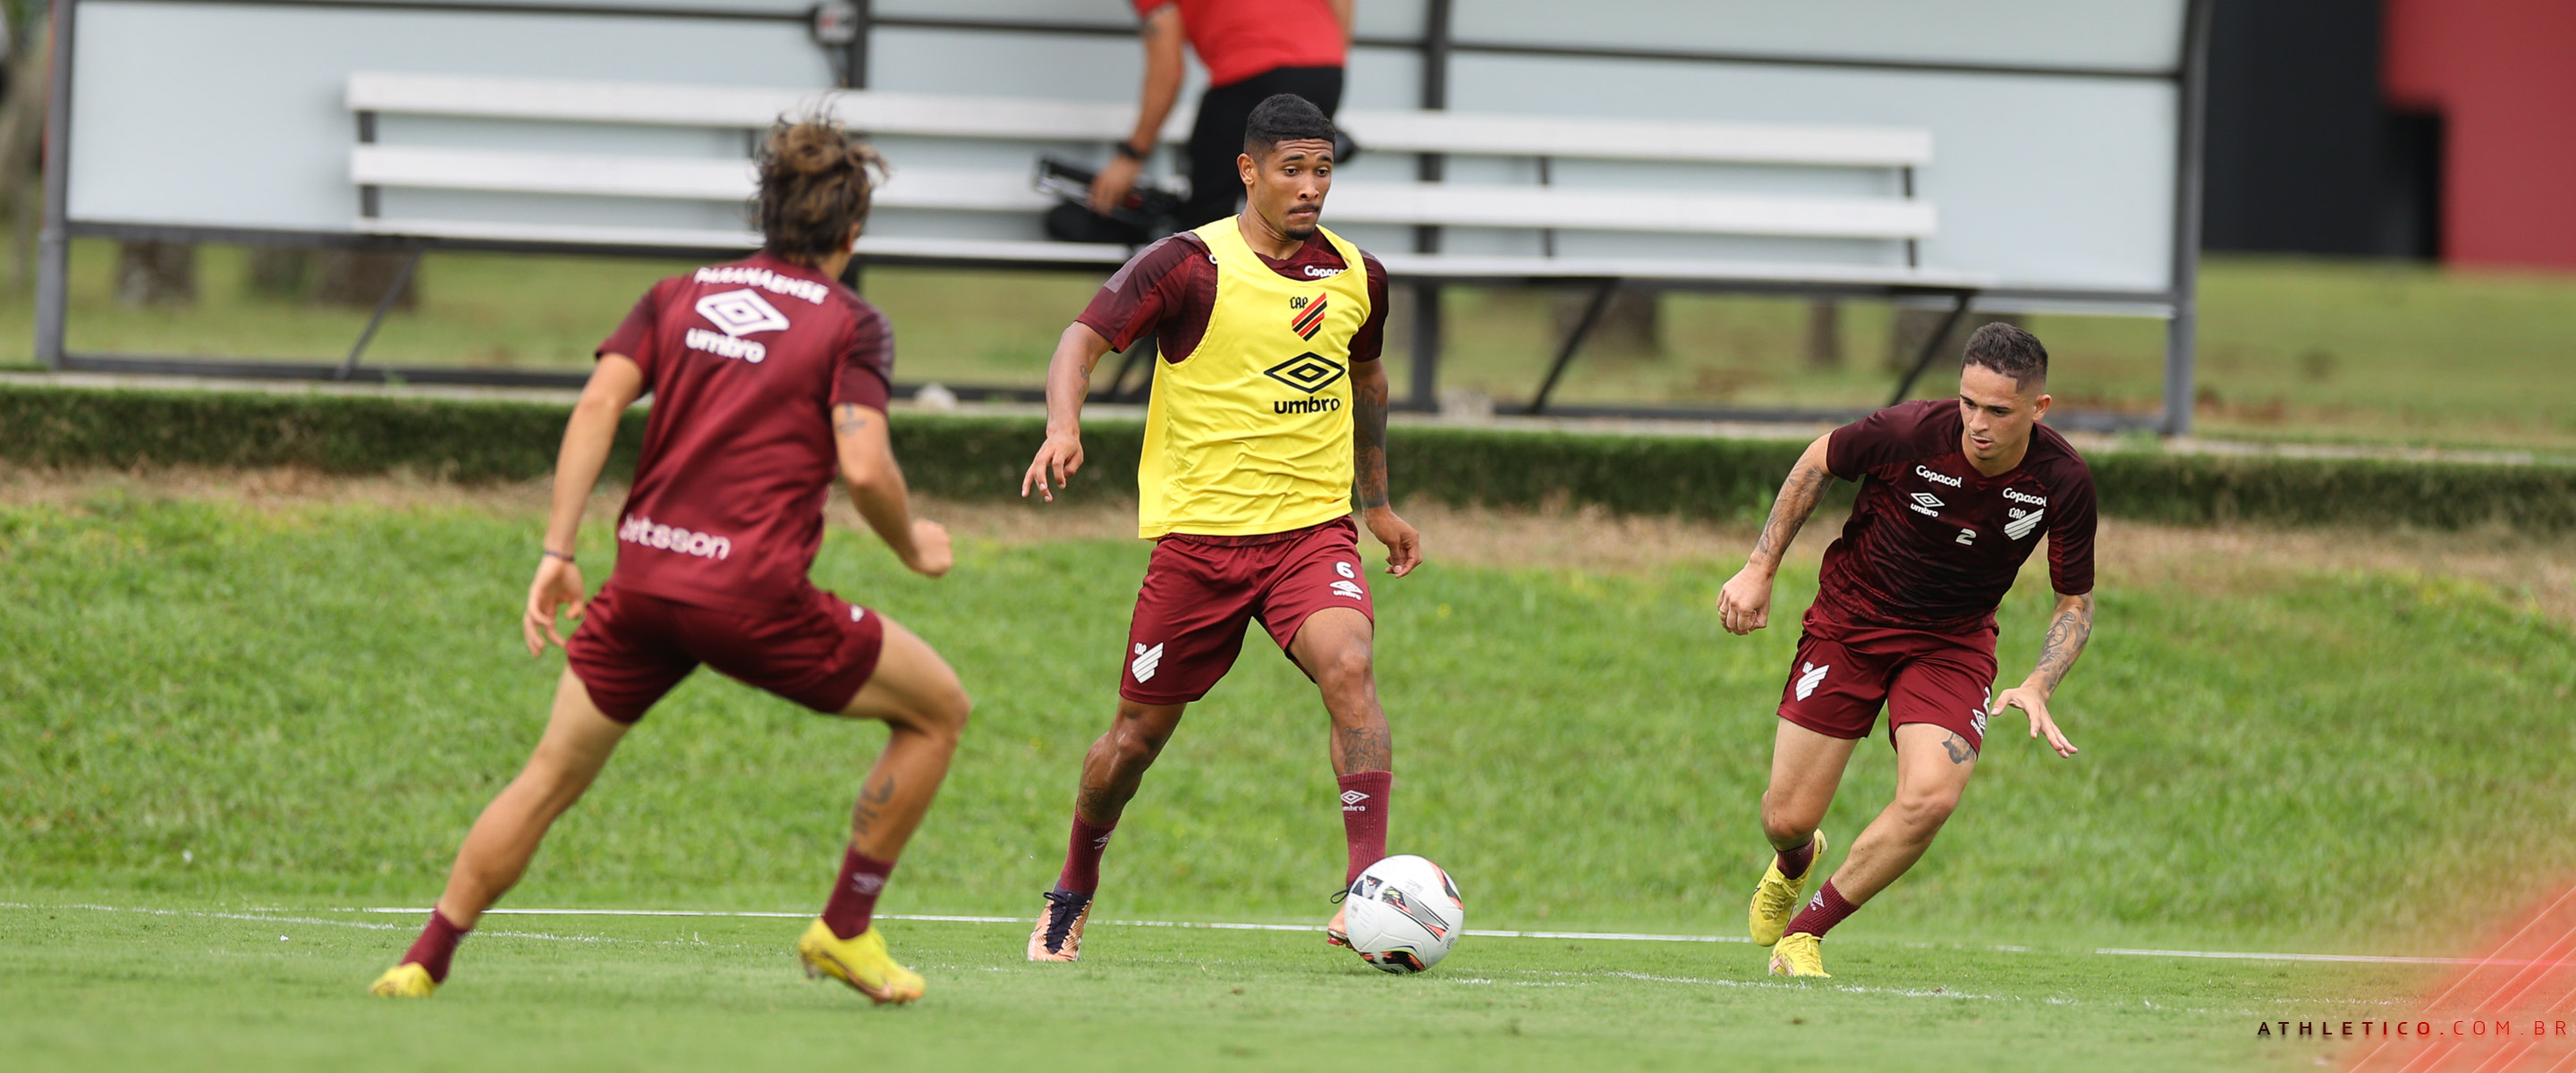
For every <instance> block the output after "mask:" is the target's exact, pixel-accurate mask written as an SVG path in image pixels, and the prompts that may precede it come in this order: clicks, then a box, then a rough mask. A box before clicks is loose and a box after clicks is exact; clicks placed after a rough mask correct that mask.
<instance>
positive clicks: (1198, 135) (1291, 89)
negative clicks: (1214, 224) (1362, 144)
mask: <svg viewBox="0 0 2576 1073" xmlns="http://www.w3.org/2000/svg"><path fill="white" fill-rule="evenodd" d="M1274 93H1294V94H1296V95H1298V96H1300V97H1304V98H1306V99H1307V100H1308V101H1310V102H1312V103H1313V104H1314V105H1315V107H1317V108H1320V109H1323V112H1324V117H1325V118H1327V119H1330V118H1332V116H1333V113H1334V112H1336V111H1338V110H1339V109H1340V108H1341V106H1342V69H1341V68H1339V67H1274V68H1272V69H1270V70H1267V71H1263V72H1261V73H1260V74H1257V75H1254V76H1252V77H1250V78H1247V79H1244V80H1243V81H1241V82H1236V83H1232V84H1230V85H1223V86H1216V87H1212V88H1210V89H1209V90H1208V91H1207V92H1206V93H1204V94H1201V95H1200V96H1199V118H1198V122H1197V123H1196V124H1195V125H1193V126H1192V127H1191V128H1190V147H1189V151H1190V199H1189V200H1188V201H1187V202H1184V203H1183V204H1182V205H1181V213H1180V220H1179V221H1178V223H1179V225H1180V228H1181V229H1182V230H1184V231H1186V230H1189V229H1190V228H1193V227H1197V226H1199V225H1201V224H1205V223H1208V222H1210V221H1213V220H1218V219H1222V218H1224V217H1227V216H1232V215H1234V212H1235V207H1236V206H1237V205H1239V204H1241V203H1242V202H1243V177H1242V176H1241V175H1240V174H1239V173H1237V172H1236V171H1235V168H1234V158H1235V157H1237V156H1239V155H1241V154H1242V153H1243V126H1244V123H1245V122H1246V121H1248V120H1250V119H1251V118H1252V109H1253V108H1254V107H1255V106H1257V105H1259V104H1260V103H1261V102H1262V101H1264V100H1267V99H1269V98H1270V95H1271V94H1274Z"/></svg>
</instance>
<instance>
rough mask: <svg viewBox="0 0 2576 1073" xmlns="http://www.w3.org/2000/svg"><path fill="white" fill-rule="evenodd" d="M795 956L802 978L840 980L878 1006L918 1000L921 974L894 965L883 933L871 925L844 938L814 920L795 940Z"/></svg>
mask: <svg viewBox="0 0 2576 1073" xmlns="http://www.w3.org/2000/svg"><path fill="white" fill-rule="evenodd" d="M796 957H797V959H798V960H800V961H803V962H804V963H805V975H807V976H809V977H812V978H814V979H817V980H819V979H822V978H823V977H826V976H829V977H831V978H833V979H835V980H839V981H841V982H842V983H845V984H848V985H850V987H851V989H853V990H855V991H857V992H858V993H860V994H862V995H866V996H867V997H868V998H869V999H870V1000H873V1001H874V1002H875V1003H876V1004H877V1005H880V1006H883V1005H885V1004H886V1003H889V1002H910V1001H912V1000H914V999H917V998H920V997H921V990H922V983H921V974H920V973H917V972H914V971H912V970H911V969H907V968H904V967H903V966H901V965H897V964H895V963H894V956H893V955H891V954H888V953H886V944H885V935H884V933H882V932H879V931H878V930H877V929H876V928H875V927H873V926H871V927H869V928H868V930H866V931H863V932H860V933H858V934H857V935H855V936H852V937H850V938H847V939H843V938H840V937H838V936H835V935H833V934H832V929H831V928H829V927H827V926H825V925H824V923H823V921H822V920H821V919H820V918H817V919H816V920H815V921H814V923H812V924H810V925H808V926H807V927H806V928H805V935H804V937H802V938H799V939H797V940H796Z"/></svg>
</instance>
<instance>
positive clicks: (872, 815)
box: [850, 775, 894, 835]
mask: <svg viewBox="0 0 2576 1073" xmlns="http://www.w3.org/2000/svg"><path fill="white" fill-rule="evenodd" d="M892 800H894V776H892V775H887V776H885V777H883V778H880V779H878V780H877V781H876V783H875V784H874V785H863V786H861V787H859V803H858V804H857V805H856V806H854V807H853V808H851V810H850V833H851V834H855V835H864V834H867V833H868V829H869V828H870V827H872V826H874V825H875V824H876V822H877V816H878V814H879V813H881V812H883V811H884V810H885V806H886V803H887V802H889V801H892Z"/></svg>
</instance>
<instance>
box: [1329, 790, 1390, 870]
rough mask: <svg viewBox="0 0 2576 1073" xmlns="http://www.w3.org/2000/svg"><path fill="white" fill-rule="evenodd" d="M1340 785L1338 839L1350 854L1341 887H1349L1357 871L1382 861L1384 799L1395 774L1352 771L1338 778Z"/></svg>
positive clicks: (1384, 818)
mask: <svg viewBox="0 0 2576 1073" xmlns="http://www.w3.org/2000/svg"><path fill="white" fill-rule="evenodd" d="M1341 784H1342V838H1343V839H1344V840H1345V841H1346V842H1348V843H1349V844H1350V850H1351V865H1350V869H1349V874H1348V875H1345V876H1343V877H1342V885H1343V886H1349V885H1350V884H1351V881H1352V880H1355V879H1358V878H1359V877H1360V870H1361V869H1364V868H1367V867H1368V866H1370V865H1372V864H1376V863H1377V862H1379V861H1382V860H1385V859H1386V799H1387V795H1388V794H1390V793H1392V792H1394V790H1395V773H1394V772H1392V771H1355V772H1352V773H1350V774H1348V775H1344V776H1342V778H1341Z"/></svg>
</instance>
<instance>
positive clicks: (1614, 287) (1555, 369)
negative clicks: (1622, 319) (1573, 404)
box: [1523, 279, 1619, 416]
mask: <svg viewBox="0 0 2576 1073" xmlns="http://www.w3.org/2000/svg"><path fill="white" fill-rule="evenodd" d="M1618 293H1619V281H1618V280H1615V279H1605V280H1602V281H1601V286H1600V288H1599V289H1598V290H1595V291H1593V292H1592V302H1591V304H1589V305H1586V306H1584V307H1583V319H1581V320H1578V321H1575V322H1574V330H1573V331H1571V332H1568V333H1566V336H1565V343H1564V345H1562V346H1559V347H1557V348H1556V363H1555V364H1553V365H1550V366H1548V367H1547V379H1545V380H1542V381H1540V382H1539V385H1538V395H1537V397H1535V398H1532V399H1531V400H1530V404H1529V409H1528V410H1525V411H1523V412H1524V413H1528V414H1530V415H1532V416H1536V415H1537V414H1538V412H1539V411H1541V410H1545V409H1547V397H1548V396H1549V395H1553V394H1555V393H1556V382H1557V380H1558V379H1560V378H1562V377H1564V376H1565V367H1566V366H1568V365H1571V364H1573V363H1574V352H1575V351H1576V350H1579V349H1582V347H1583V337H1584V336H1587V335H1590V334H1592V326H1593V325H1594V324H1597V323H1599V322H1600V320H1601V312H1602V311H1603V310H1605V309H1608V308H1610V298H1611V296H1613V295H1616V294H1618Z"/></svg>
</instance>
